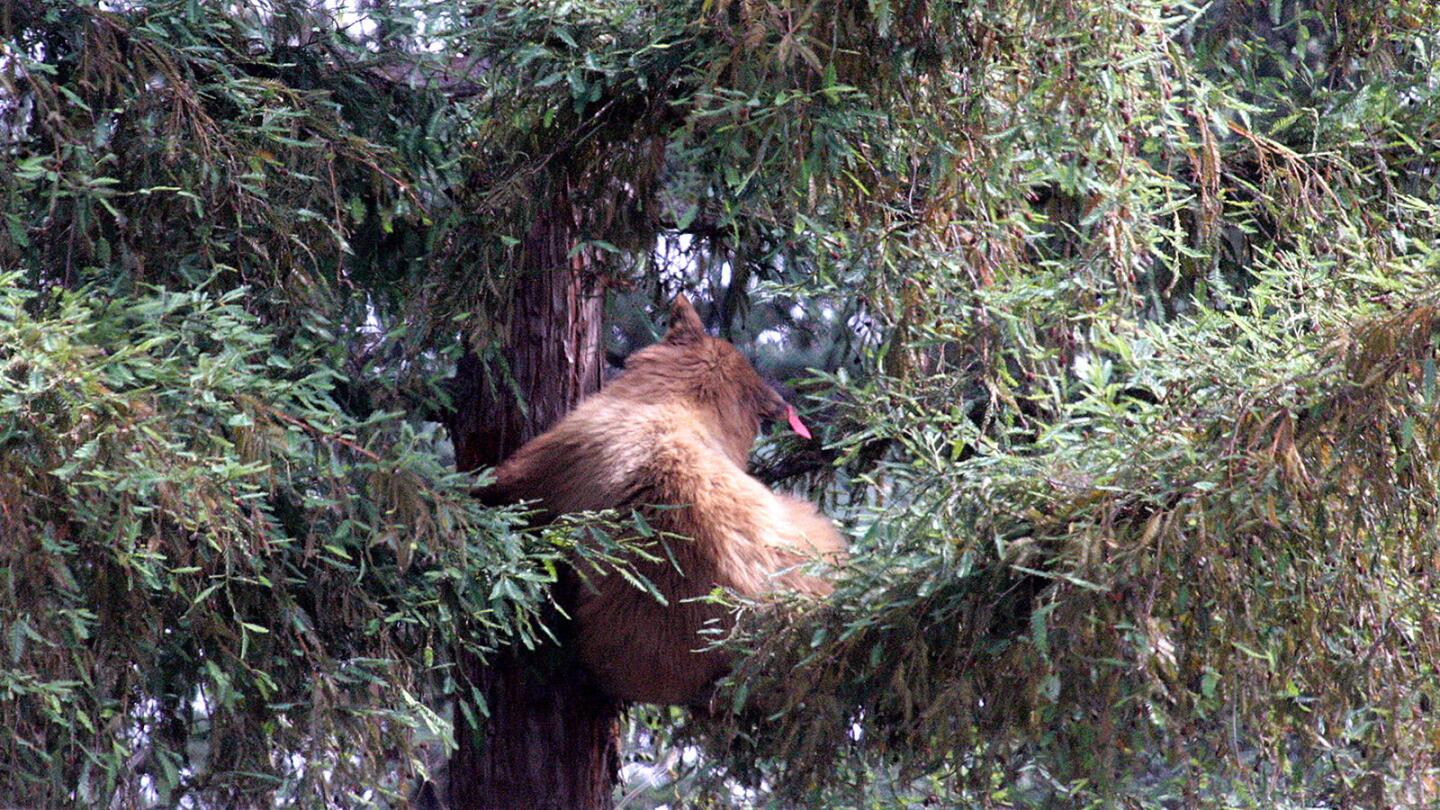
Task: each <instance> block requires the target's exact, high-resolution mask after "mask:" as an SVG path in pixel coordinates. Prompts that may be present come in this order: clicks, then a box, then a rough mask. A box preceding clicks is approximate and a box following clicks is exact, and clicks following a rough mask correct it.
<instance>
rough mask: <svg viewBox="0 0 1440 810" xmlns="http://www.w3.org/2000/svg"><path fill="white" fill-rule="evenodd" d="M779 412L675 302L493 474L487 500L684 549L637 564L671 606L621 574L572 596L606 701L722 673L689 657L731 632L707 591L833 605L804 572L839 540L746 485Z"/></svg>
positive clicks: (779, 498) (753, 376)
mask: <svg viewBox="0 0 1440 810" xmlns="http://www.w3.org/2000/svg"><path fill="white" fill-rule="evenodd" d="M788 408H789V406H788V405H787V404H786V403H785V401H784V400H783V399H782V398H781V397H780V395H779V394H778V393H776V391H775V390H774V389H773V388H772V387H771V386H769V385H768V384H767V383H766V382H765V381H764V380H763V379H761V377H760V375H759V374H757V373H756V372H755V369H754V368H753V367H752V366H751V365H750V363H749V362H748V361H747V360H746V359H745V358H744V356H743V355H741V354H740V352H738V351H736V349H735V347H734V346H732V345H731V344H730V343H728V342H726V341H724V340H720V339H718V338H713V337H710V336H709V335H707V334H706V333H705V329H704V326H703V324H702V323H701V321H700V317H699V316H698V315H697V314H696V312H695V310H694V308H693V307H691V305H690V303H689V301H687V300H686V299H685V297H684V296H680V297H678V298H677V299H676V300H675V303H674V305H673V307H672V310H671V317H670V329H669V332H668V333H667V334H666V335H665V337H664V339H663V340H662V341H661V342H660V343H657V344H654V345H652V346H649V347H647V348H645V349H642V350H640V351H638V352H636V353H635V354H633V355H631V356H630V358H629V359H628V360H627V361H626V370H625V372H624V373H623V374H621V375H620V376H619V377H618V378H616V379H615V380H614V381H613V382H611V383H610V384H609V385H607V386H606V387H605V388H604V389H603V390H602V391H601V392H599V393H597V394H595V395H594V396H591V397H590V398H588V399H586V400H585V401H583V402H581V403H580V405H579V406H578V407H577V408H576V409H575V410H574V411H573V412H571V413H570V414H569V415H568V416H567V417H565V418H564V419H563V420H562V421H561V422H560V423H559V424H558V425H556V426H555V427H553V428H551V429H550V430H549V431H547V432H546V433H544V434H542V435H540V436H538V437H536V438H535V439H533V440H532V441H530V442H529V443H527V444H526V445H525V446H524V447H521V448H520V449H519V450H518V451H516V452H515V454H514V455H513V456H511V457H510V458H509V459H507V460H506V461H505V463H504V464H502V465H501V466H500V468H499V469H498V470H497V471H496V483H495V485H494V486H493V487H491V488H490V489H489V490H488V491H487V492H486V493H485V495H486V498H487V500H493V501H509V502H513V501H522V500H524V501H534V502H536V506H537V507H538V508H539V509H540V510H541V511H542V513H545V514H548V515H551V516H553V515H556V514H562V513H566V512H579V511H585V510H595V509H607V508H618V509H621V510H626V511H628V510H630V509H636V510H639V511H640V513H641V514H642V515H643V516H644V517H645V518H646V521H647V522H648V523H650V524H651V525H652V526H653V527H654V528H655V529H656V530H657V531H659V532H660V533H662V534H665V535H670V534H673V535H678V536H679V537H680V538H681V539H671V540H669V541H667V542H668V548H669V554H668V555H667V554H665V553H664V552H660V553H658V554H657V556H658V557H660V558H661V561H660V562H644V561H637V562H636V567H637V569H638V570H639V572H640V573H641V574H643V575H644V576H645V577H646V578H647V579H648V580H649V581H650V582H651V583H653V584H654V585H655V586H656V588H657V590H659V591H660V593H662V594H663V595H664V596H665V599H666V600H667V601H668V604H664V605H662V604H661V603H659V602H658V601H656V600H655V598H654V597H653V596H652V595H650V594H648V593H646V592H644V591H642V590H640V589H638V588H636V587H635V586H634V585H632V584H631V583H629V582H627V581H625V579H624V578H623V577H621V576H618V575H615V574H608V575H600V576H593V575H592V576H590V578H589V581H588V582H587V583H585V584H584V585H582V586H581V587H580V588H579V589H578V590H579V595H578V604H577V605H575V621H576V625H577V626H576V644H577V647H578V651H579V655H580V658H581V660H582V661H583V662H584V664H585V665H586V666H587V667H588V668H589V669H590V670H591V671H592V672H593V673H594V675H595V676H596V679H597V681H598V682H599V684H600V686H601V688H602V689H604V690H605V691H606V692H607V693H609V694H610V695H612V696H613V697H616V698H620V699H622V700H630V701H637V702H641V703H659V704H672V703H675V704H678V703H692V702H696V701H698V700H702V699H703V697H704V695H705V693H706V690H707V687H708V686H709V685H710V684H711V683H712V682H713V681H714V680H715V679H716V678H718V677H719V676H721V675H723V674H724V673H725V671H726V670H727V669H728V662H727V660H726V656H725V655H724V654H723V653H721V652H718V651H714V650H711V651H707V652H700V651H698V650H699V649H700V648H703V647H705V646H707V644H709V643H710V641H711V640H712V637H711V636H710V635H709V634H706V635H701V634H700V631H701V630H702V629H706V628H717V629H719V630H721V631H724V630H726V629H727V628H728V627H729V626H730V623H731V622H732V621H733V617H731V616H729V615H727V611H726V610H725V609H724V608H723V607H722V606H719V605H716V604H712V603H710V602H707V601H704V599H703V598H704V597H705V596H706V595H708V594H710V593H711V592H712V591H713V590H714V589H715V587H716V586H720V587H723V588H728V589H731V590H734V591H736V592H737V593H740V594H742V595H744V596H746V597H760V596H763V595H765V594H767V593H770V592H773V591H777V590H792V591H799V592H802V593H807V594H812V595H823V594H826V593H828V592H829V591H830V585H829V584H828V583H827V582H825V581H824V580H823V579H820V578H818V577H816V576H813V575H811V574H808V573H805V572H804V571H802V570H801V568H802V567H803V564H804V563H805V562H807V561H812V560H814V559H816V558H820V559H826V560H829V561H831V562H835V561H838V560H839V559H840V558H841V557H842V556H843V555H844V542H843V540H842V539H841V537H840V534H839V532H837V531H836V529H835V527H834V525H833V524H831V522H830V521H829V520H828V519H827V518H825V517H824V516H823V515H821V514H820V513H819V512H818V511H817V510H816V508H815V507H814V505H812V504H810V503H809V502H807V501H804V500H800V499H798V498H793V497H790V496H788V495H777V494H776V493H773V492H771V491H770V489H769V488H768V487H766V486H765V485H764V484H762V483H760V482H759V481H758V480H756V479H755V478H753V477H751V476H750V475H748V474H747V473H746V472H745V464H746V459H747V457H748V455H749V452H750V446H751V445H752V444H753V443H754V441H755V437H756V435H757V434H758V433H759V430H760V424H761V420H762V419H775V420H778V419H782V418H784V417H785V416H786V415H787V413H789V411H788ZM654 505H669V506H670V507H672V508H649V507H651V506H654ZM672 559H673V563H672V561H671V560H672ZM677 568H678V570H677Z"/></svg>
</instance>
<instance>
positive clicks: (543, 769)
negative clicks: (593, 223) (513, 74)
mask: <svg viewBox="0 0 1440 810" xmlns="http://www.w3.org/2000/svg"><path fill="white" fill-rule="evenodd" d="M557 196H558V197H559V199H556V200H554V201H553V202H552V204H551V205H550V206H548V207H547V208H545V209H543V210H542V213H540V214H539V216H538V218H537V220H536V222H535V224H534V225H533V226H532V228H531V231H530V234H529V236H528V237H527V239H526V240H525V243H524V245H523V247H522V258H521V261H522V263H523V264H522V274H521V277H520V278H518V279H517V280H516V284H515V292H514V297H513V308H512V311H511V318H510V333H509V340H508V345H507V346H506V347H505V350H504V357H505V360H506V362H507V363H508V365H509V371H510V374H511V375H512V377H513V380H514V386H515V388H518V390H519V391H520V393H521V394H522V395H523V396H524V400H525V405H526V408H525V409H524V410H523V411H522V409H521V408H520V407H518V404H517V403H516V402H515V398H514V395H513V393H512V391H513V389H512V388H511V386H510V384H508V383H507V382H505V381H504V378H503V376H501V375H500V374H495V375H493V376H491V377H490V379H489V380H488V381H487V378H486V369H485V368H484V367H483V365H482V363H481V361H480V360H479V359H477V358H475V357H474V356H468V355H467V356H466V357H465V358H464V360H462V362H461V363H460V366H459V368H458V369H457V371H456V383H457V385H456V387H455V393H456V401H455V409H456V410H455V413H454V414H453V415H452V418H451V420H450V421H451V424H450V432H451V436H452V438H453V440H454V442H455V455H456V462H457V465H458V466H459V467H460V468H461V469H464V470H470V469H475V468H478V467H484V466H489V465H494V464H497V463H499V462H500V461H501V460H503V459H504V458H505V457H506V456H508V455H509V454H510V453H513V452H514V451H515V450H516V449H518V448H519V447H520V446H521V445H522V444H524V443H525V442H526V441H528V440H530V439H532V438H534V437H535V436H537V435H539V434H540V433H542V432H543V431H544V430H545V429H547V428H549V427H550V426H551V425H553V424H555V422H557V421H558V420H559V419H560V417H562V416H564V415H565V413H567V412H568V411H569V410H570V409H571V408H573V407H574V406H575V404H576V403H577V402H579V400H580V399H581V397H583V396H585V395H587V394H590V393H593V392H594V391H596V390H597V389H598V388H599V387H600V378H601V371H602V369H603V363H604V355H603V352H602V348H601V340H600V334H601V333H600V329H601V322H602V319H603V304H604V294H603V290H602V288H601V284H600V281H599V279H598V277H597V275H596V274H595V273H594V272H593V270H592V268H591V267H590V261H589V259H588V256H587V254H585V253H584V252H581V253H578V254H577V255H575V256H574V257H570V256H569V253H570V250H571V248H572V247H574V245H575V244H576V242H577V241H578V236H577V231H578V229H577V227H576V219H577V213H578V212H576V210H575V208H574V206H573V204H572V203H571V202H570V201H569V200H568V199H566V198H565V195H564V194H563V192H562V193H561V194H560V195H557ZM567 590H568V588H566V587H564V586H562V587H561V588H559V592H558V593H557V594H556V595H557V598H558V599H559V600H560V601H561V604H564V603H565V602H566V601H568V600H567V593H566V591H567ZM549 621H550V622H551V626H552V627H553V628H555V629H556V631H557V635H558V636H559V637H560V639H561V641H562V643H563V642H564V640H565V638H566V630H567V628H565V627H564V626H556V625H557V623H559V622H560V617H559V616H553V617H550V619H549ZM567 646H568V645H567ZM462 666H463V667H464V669H465V671H466V672H467V674H468V675H469V677H470V679H471V682H472V683H474V684H475V685H476V686H477V687H478V688H479V689H480V691H481V693H482V694H483V695H484V696H485V700H486V703H487V704H488V705H487V708H488V711H489V717H488V718H487V719H485V720H484V723H483V728H481V729H480V730H479V731H478V732H477V731H476V730H475V729H472V728H471V727H470V726H469V724H468V722H467V721H466V720H465V717H464V714H463V712H461V711H460V710H459V708H458V707H457V709H456V712H455V736H456V739H457V741H458V744H459V749H458V751H457V752H456V754H455V756H454V757H453V758H452V759H451V760H450V764H449V774H448V780H447V790H446V794H447V795H446V804H447V805H448V806H449V807H450V808H452V810H522V808H523V809H524V810H603V809H605V808H610V807H612V806H613V805H614V799H613V793H614V788H615V783H616V781H617V779H618V776H619V763H620V752H619V731H620V717H621V713H622V706H621V705H620V704H619V703H618V702H616V701H614V700H612V699H610V698H607V697H605V696H604V695H603V694H601V693H600V692H599V690H598V689H596V687H595V686H594V684H593V682H592V681H591V680H590V677H589V675H588V673H587V672H586V671H585V670H584V669H582V668H581V667H580V666H579V664H578V663H577V662H576V661H575V660H574V658H573V657H572V656H571V655H570V654H569V653H568V651H567V650H566V649H564V648H559V649H557V648H555V647H554V646H547V647H545V648H542V649H540V650H538V651H526V650H524V649H519V648H516V649H511V650H506V651H503V652H502V653H500V654H498V655H497V656H496V657H495V659H494V660H493V661H492V662H491V663H490V664H489V665H488V666H482V665H480V664H479V662H477V661H474V660H468V661H463V662H462ZM472 708H475V707H472ZM475 714H476V716H477V717H481V716H483V715H481V714H480V712H479V711H476V712H475Z"/></svg>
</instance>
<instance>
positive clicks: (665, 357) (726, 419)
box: [615, 295, 810, 466]
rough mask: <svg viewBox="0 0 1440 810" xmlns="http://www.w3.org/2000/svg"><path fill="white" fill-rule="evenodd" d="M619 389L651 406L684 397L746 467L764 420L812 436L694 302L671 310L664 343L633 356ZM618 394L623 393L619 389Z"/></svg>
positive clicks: (680, 302)
mask: <svg viewBox="0 0 1440 810" xmlns="http://www.w3.org/2000/svg"><path fill="white" fill-rule="evenodd" d="M615 386H616V387H617V388H623V389H624V393H625V395H626V396H630V397H634V398H636V399H639V400H643V401H646V402H661V401H665V400H670V399H681V400H683V401H684V402H685V403H686V404H688V405H690V406H692V407H693V408H694V410H695V412H696V413H697V414H699V415H701V416H702V418H704V419H705V421H706V422H708V423H709V427H710V428H711V430H712V431H714V433H715V435H716V437H717V438H718V439H719V441H720V443H721V445H722V446H723V447H724V449H725V452H726V455H728V456H730V458H731V460H733V461H734V462H735V463H736V464H739V465H741V466H744V464H745V459H746V457H747V456H748V455H749V453H750V446H751V445H752V444H754V443H755V437H756V435H757V434H758V433H759V432H760V424H761V422H762V421H780V420H782V419H783V420H785V421H786V422H788V423H789V425H790V427H791V428H792V429H793V430H794V431H795V432H796V433H799V434H800V435H801V436H804V437H805V438H807V439H808V438H810V431H809V430H807V429H806V427H805V425H804V423H802V422H801V421H800V417H799V416H798V415H797V414H796V413H795V409H794V408H793V407H791V406H790V404H789V403H787V402H786V401H785V399H784V398H783V397H781V396H780V392H779V391H777V390H775V388H774V386H772V385H770V384H769V383H768V382H766V381H765V379H764V378H763V377H761V376H760V374H759V373H758V372H757V371H755V367H754V366H752V365H750V361H749V360H747V359H746V358H745V355H743V354H741V353H740V351H739V350H737V349H736V348H735V347H734V346H733V345H732V344H731V343H730V342H729V341H726V340H721V339H720V338H716V337H711V336H710V335H708V334H706V332H705V325H704V323H702V322H701V320H700V315H699V313H697V312H696V311H695V308H694V307H693V306H691V304H690V301H689V299H687V298H686V297H685V296H684V295H678V296H676V298H675V302H674V304H672V305H671V307H670V329H669V331H668V332H666V333H665V337H664V339H662V340H661V341H660V342H659V343H656V344H654V345H652V346H647V347H645V348H644V349H641V350H640V351H637V352H635V353H634V354H632V355H630V357H629V358H628V359H627V360H626V361H625V373H624V374H622V375H621V376H620V379H618V380H616V382H615ZM617 393H619V392H618V391H617Z"/></svg>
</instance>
